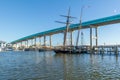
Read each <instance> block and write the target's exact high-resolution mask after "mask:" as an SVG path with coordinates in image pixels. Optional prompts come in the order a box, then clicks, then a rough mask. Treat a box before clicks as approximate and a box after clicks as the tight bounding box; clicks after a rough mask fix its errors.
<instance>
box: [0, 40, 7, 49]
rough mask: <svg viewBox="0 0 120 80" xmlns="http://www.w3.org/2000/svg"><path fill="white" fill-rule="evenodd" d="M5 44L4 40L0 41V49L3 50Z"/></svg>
mask: <svg viewBox="0 0 120 80" xmlns="http://www.w3.org/2000/svg"><path fill="white" fill-rule="evenodd" d="M6 46H7V43H6V42H5V41H0V51H3V50H4V49H5V48H6Z"/></svg>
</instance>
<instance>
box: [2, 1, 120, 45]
mask: <svg viewBox="0 0 120 80" xmlns="http://www.w3.org/2000/svg"><path fill="white" fill-rule="evenodd" d="M119 3H120V0H0V40H4V41H7V42H11V41H13V40H16V39H19V38H21V37H24V36H28V35H31V34H34V33H38V32H42V31H46V30H50V29H54V28H58V27H62V26H64V25H63V24H58V23H55V21H56V20H58V21H65V19H64V18H62V17H60V16H59V15H60V14H67V10H68V7H69V6H71V15H72V16H74V17H77V19H75V20H74V21H73V23H78V22H79V16H80V9H81V6H82V5H86V6H90V7H89V8H84V11H83V16H82V21H83V22H84V21H89V20H94V19H98V18H102V17H107V16H112V15H116V14H120V5H119ZM83 31H84V30H83ZM88 31H89V30H85V33H84V34H85V36H84V38H85V43H86V44H88V43H89V41H88V40H89V38H88V37H87V36H88V33H89V32H88ZM98 33H99V44H103V43H106V44H116V43H117V44H118V43H120V38H119V34H120V24H115V25H108V26H102V27H99V32H98Z"/></svg>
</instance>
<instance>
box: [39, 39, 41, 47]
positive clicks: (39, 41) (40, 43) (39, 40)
mask: <svg viewBox="0 0 120 80" xmlns="http://www.w3.org/2000/svg"><path fill="white" fill-rule="evenodd" d="M39 43H40V44H39V47H41V37H39Z"/></svg>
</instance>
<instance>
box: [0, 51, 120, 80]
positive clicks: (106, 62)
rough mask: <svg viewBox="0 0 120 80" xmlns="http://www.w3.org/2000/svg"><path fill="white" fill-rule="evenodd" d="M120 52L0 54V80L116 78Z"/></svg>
mask: <svg viewBox="0 0 120 80" xmlns="http://www.w3.org/2000/svg"><path fill="white" fill-rule="evenodd" d="M119 57H120V55H119V54H117V55H114V54H112V53H111V54H55V52H53V51H46V52H4V53H0V79H1V80H117V79H118V80H119V79H120V72H119V70H120V58H119Z"/></svg>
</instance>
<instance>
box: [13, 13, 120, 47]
mask: <svg viewBox="0 0 120 80" xmlns="http://www.w3.org/2000/svg"><path fill="white" fill-rule="evenodd" d="M116 23H120V15H113V16H109V17H104V18H100V19H96V20H91V21H87V22H83V23H82V24H81V29H86V28H90V46H92V28H95V31H96V37H98V33H97V28H98V27H100V26H104V25H110V24H116ZM79 28H80V24H79V23H78V24H71V25H70V27H69V32H72V31H74V30H78V29H79ZM65 30H66V26H65V27H60V28H56V29H52V30H48V31H44V32H40V33H36V34H32V35H29V36H26V37H23V38H20V39H18V40H15V41H12V42H11V44H13V45H14V46H16V47H17V46H19V47H20V46H22V45H23V44H22V43H23V42H24V43H25V46H26V47H29V42H30V41H29V40H32V43H31V45H33V43H36V38H41V37H44V44H45V45H46V42H45V39H46V36H50V46H52V43H51V36H52V35H54V34H58V33H64V31H65ZM97 45H98V40H97V38H96V46H97Z"/></svg>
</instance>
